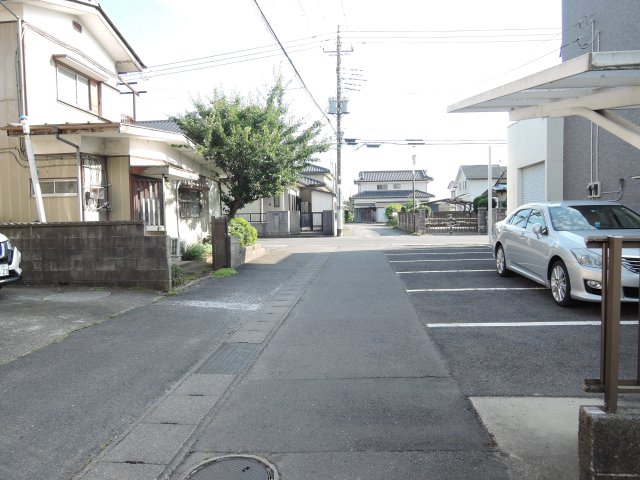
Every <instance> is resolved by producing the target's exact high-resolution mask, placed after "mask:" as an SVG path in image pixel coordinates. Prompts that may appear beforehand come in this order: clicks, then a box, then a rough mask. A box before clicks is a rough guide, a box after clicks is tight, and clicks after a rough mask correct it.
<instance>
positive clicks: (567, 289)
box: [491, 200, 640, 307]
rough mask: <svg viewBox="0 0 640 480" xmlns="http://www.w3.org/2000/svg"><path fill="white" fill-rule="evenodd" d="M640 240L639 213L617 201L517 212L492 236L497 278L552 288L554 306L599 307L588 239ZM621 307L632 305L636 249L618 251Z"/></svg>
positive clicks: (595, 259) (598, 277) (637, 280)
mask: <svg viewBox="0 0 640 480" xmlns="http://www.w3.org/2000/svg"><path fill="white" fill-rule="evenodd" d="M607 235H620V236H623V237H625V236H629V237H640V214H638V213H637V212H635V211H633V210H631V209H630V208H627V207H625V206H624V205H621V204H620V203H617V202H610V201H590V200H585V201H564V202H557V203H530V204H526V205H522V206H520V207H518V208H517V209H516V210H515V211H513V212H512V213H511V214H509V215H508V216H507V218H505V219H504V220H502V221H500V222H497V223H496V224H495V225H494V226H493V229H492V232H491V243H492V246H493V254H494V257H495V260H496V270H497V272H498V274H499V275H500V276H503V277H504V276H508V275H510V274H511V273H512V272H515V273H518V274H520V275H522V276H524V277H527V278H529V279H531V280H533V281H535V282H538V283H540V284H542V285H545V286H547V287H549V288H550V289H551V294H552V295H553V299H554V301H555V302H556V303H557V304H558V305H560V306H563V307H564V306H569V305H571V304H572V303H573V301H574V300H583V301H588V302H599V301H600V300H601V289H602V285H601V282H602V256H601V250H600V249H597V248H596V249H589V248H587V245H586V242H585V239H586V238H587V237H598V236H600V237H602V236H607ZM622 265H623V268H622V287H623V291H622V292H621V300H622V301H623V302H637V301H638V292H639V286H640V250H639V249H637V248H632V249H629V248H623V251H622Z"/></svg>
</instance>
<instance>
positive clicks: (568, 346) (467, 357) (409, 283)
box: [385, 245, 638, 402]
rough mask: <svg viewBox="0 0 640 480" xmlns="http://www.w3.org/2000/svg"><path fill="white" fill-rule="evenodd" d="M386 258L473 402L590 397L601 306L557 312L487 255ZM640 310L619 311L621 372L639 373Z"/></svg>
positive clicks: (463, 252) (413, 253) (405, 252)
mask: <svg viewBox="0 0 640 480" xmlns="http://www.w3.org/2000/svg"><path fill="white" fill-rule="evenodd" d="M385 256H386V258H387V261H388V262H389V265H390V266H391V268H392V269H393V270H394V271H395V272H396V274H397V275H398V277H399V278H400V279H401V280H402V282H403V283H404V286H405V290H406V292H407V295H408V297H409V299H410V301H411V303H412V304H413V306H414V308H415V309H416V312H417V313H418V315H419V317H420V318H421V319H422V321H423V324H424V326H425V328H427V329H428V332H429V334H430V336H431V337H432V338H433V340H434V341H435V342H436V343H437V344H438V346H439V347H440V350H441V352H442V354H443V355H444V357H445V358H446V360H447V362H448V365H449V367H450V368H451V373H452V374H454V375H455V376H456V377H457V378H458V379H459V381H460V384H461V387H462V389H463V391H464V392H465V393H466V394H467V395H469V396H478V395H482V396H491V395H500V396H502V395H513V396H522V395H546V396H585V397H587V398H591V399H593V400H594V401H595V402H599V401H600V397H599V396H598V395H593V394H584V393H583V392H582V388H581V385H582V382H583V380H584V379H585V378H592V377H597V376H598V374H599V358H600V357H599V352H600V305H599V304H595V303H580V304H578V305H577V306H575V307H573V308H561V307H558V306H557V305H556V304H555V303H554V301H553V299H552V297H551V293H550V291H549V289H547V288H545V287H543V286H541V285H539V284H538V283H535V282H532V281H530V280H528V279H526V278H524V277H521V276H518V275H515V276H513V277H509V278H503V277H500V276H498V275H497V273H496V272H495V263H494V259H493V256H492V255H491V250H490V249H489V247H486V246H482V245H478V246H459V247H433V248H424V247H422V248H406V249H402V250H389V251H386V252H385ZM637 319H638V306H637V305H633V304H624V305H623V307H622V320H623V322H622V323H623V326H622V333H621V336H622V339H621V349H622V350H621V369H622V375H623V376H631V375H632V374H634V373H635V365H636V362H637V359H636V349H637V329H638V327H637Z"/></svg>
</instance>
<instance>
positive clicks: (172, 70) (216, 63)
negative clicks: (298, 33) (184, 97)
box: [129, 46, 317, 79]
mask: <svg viewBox="0 0 640 480" xmlns="http://www.w3.org/2000/svg"><path fill="white" fill-rule="evenodd" d="M316 48H317V46H312V47H306V48H299V49H295V50H291V53H299V52H307V51H309V50H314V49H316ZM267 53H268V54H267ZM280 55H281V53H280V51H279V50H276V51H272V52H271V53H269V52H265V54H264V55H260V56H257V54H253V55H252V56H249V57H250V58H244V59H242V57H243V56H238V57H231V58H228V59H220V60H212V61H210V62H201V63H195V64H190V65H182V66H176V67H166V68H162V69H159V70H151V71H145V72H144V73H136V74H135V75H137V77H136V78H153V77H162V76H165V75H174V74H179V73H188V72H193V71H197V70H205V69H207V68H215V67H223V66H226V65H234V64H237V63H245V62H252V61H254V60H262V59H265V58H271V57H278V56H280ZM227 60H228V61H227ZM129 78H130V79H131V78H132V77H129Z"/></svg>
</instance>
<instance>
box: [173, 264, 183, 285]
mask: <svg viewBox="0 0 640 480" xmlns="http://www.w3.org/2000/svg"><path fill="white" fill-rule="evenodd" d="M184 281H185V273H184V270H183V269H182V268H180V267H179V266H178V265H171V285H172V286H173V287H179V286H180V285H182V284H183V283H184Z"/></svg>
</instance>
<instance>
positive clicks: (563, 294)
mask: <svg viewBox="0 0 640 480" xmlns="http://www.w3.org/2000/svg"><path fill="white" fill-rule="evenodd" d="M549 285H550V287H551V296H552V297H553V301H554V302H556V304H557V305H560V306H561V307H570V306H571V305H573V304H574V301H573V299H572V298H571V280H569V273H568V272H567V267H566V265H565V264H564V262H563V261H562V260H556V261H555V262H554V264H553V266H552V267H551V273H550V275H549Z"/></svg>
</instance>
